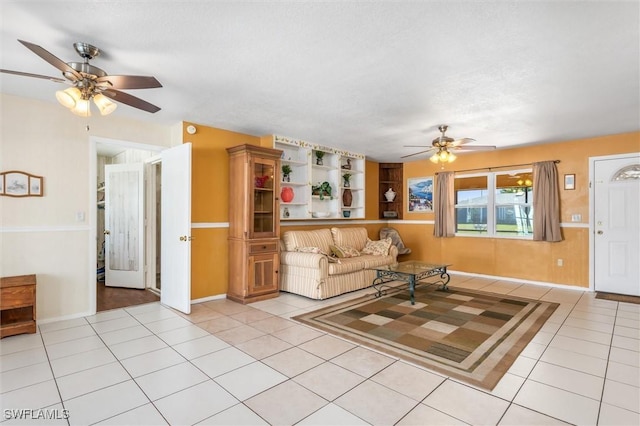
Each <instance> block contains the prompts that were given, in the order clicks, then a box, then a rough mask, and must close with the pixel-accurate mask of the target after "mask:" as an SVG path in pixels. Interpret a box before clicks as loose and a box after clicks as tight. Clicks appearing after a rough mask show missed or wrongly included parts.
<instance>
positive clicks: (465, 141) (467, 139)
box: [449, 138, 475, 146]
mask: <svg viewBox="0 0 640 426" xmlns="http://www.w3.org/2000/svg"><path fill="white" fill-rule="evenodd" d="M474 141H475V139H472V138H462V139H458V140H455V141H453V142H451V143H449V146H459V145H464V144H467V143H469V142H474Z"/></svg>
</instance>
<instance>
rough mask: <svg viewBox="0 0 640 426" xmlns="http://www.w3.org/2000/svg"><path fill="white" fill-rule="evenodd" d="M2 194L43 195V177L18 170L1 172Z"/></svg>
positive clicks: (9, 195)
mask: <svg viewBox="0 0 640 426" xmlns="http://www.w3.org/2000/svg"><path fill="white" fill-rule="evenodd" d="M0 195H5V196H7V197H42V195H43V177H42V176H36V175H32V174H31V173H25V172H20V171H17V170H12V171H9V172H3V173H0Z"/></svg>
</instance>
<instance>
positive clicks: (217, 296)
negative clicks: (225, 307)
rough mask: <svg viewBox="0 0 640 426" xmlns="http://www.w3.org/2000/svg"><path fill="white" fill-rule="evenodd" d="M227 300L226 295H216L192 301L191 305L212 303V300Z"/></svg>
mask: <svg viewBox="0 0 640 426" xmlns="http://www.w3.org/2000/svg"><path fill="white" fill-rule="evenodd" d="M226 298H227V295H226V294H216V295H215V296H207V297H201V298H200V299H191V304H192V305H195V304H196V303H202V302H210V301H212V300H222V299H226Z"/></svg>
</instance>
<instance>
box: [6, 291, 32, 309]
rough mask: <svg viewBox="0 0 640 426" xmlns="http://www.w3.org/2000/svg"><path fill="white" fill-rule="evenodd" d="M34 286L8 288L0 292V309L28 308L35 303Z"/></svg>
mask: <svg viewBox="0 0 640 426" xmlns="http://www.w3.org/2000/svg"><path fill="white" fill-rule="evenodd" d="M34 293H35V286H22V287H8V288H3V289H2V290H0V307H1V308H2V309H10V308H16V307H19V306H28V305H33V304H34V303H35V300H34V299H35V298H34Z"/></svg>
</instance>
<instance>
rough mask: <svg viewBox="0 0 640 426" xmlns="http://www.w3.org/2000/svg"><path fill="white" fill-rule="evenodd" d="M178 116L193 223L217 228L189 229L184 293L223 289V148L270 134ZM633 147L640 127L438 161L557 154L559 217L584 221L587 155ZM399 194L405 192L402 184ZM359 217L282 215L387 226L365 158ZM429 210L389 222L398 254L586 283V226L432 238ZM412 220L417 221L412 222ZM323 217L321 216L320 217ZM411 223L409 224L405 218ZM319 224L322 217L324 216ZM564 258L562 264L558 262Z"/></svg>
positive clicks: (500, 160)
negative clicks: (563, 182)
mask: <svg viewBox="0 0 640 426" xmlns="http://www.w3.org/2000/svg"><path fill="white" fill-rule="evenodd" d="M189 124H193V123H187V122H185V123H183V140H184V141H185V142H191V143H192V144H193V158H192V167H193V170H192V185H193V187H192V213H191V217H192V222H193V223H195V224H197V223H215V224H221V225H220V227H215V228H214V227H208V226H205V227H203V228H194V229H193V230H192V235H193V236H194V237H195V239H194V240H193V241H192V262H191V263H192V266H191V273H192V284H191V297H192V299H199V298H204V297H209V296H215V295H221V294H226V292H227V288H228V276H229V269H228V263H229V259H228V245H227V237H228V228H227V227H226V223H227V222H228V220H229V219H228V208H229V206H228V195H229V189H228V188H229V167H228V164H229V159H228V156H227V152H226V148H227V147H231V146H235V145H240V144H245V143H249V144H254V145H265V146H269V147H270V146H271V143H270V138H268V137H267V138H262V139H261V138H259V137H256V136H250V135H245V134H242V133H237V132H231V131H227V130H221V129H215V128H211V127H206V126H201V125H198V124H194V125H195V126H196V128H197V133H196V134H194V135H189V134H188V133H186V130H185V129H186V127H187V126H188V125H189ZM628 152H640V132H636V133H629V134H621V135H611V136H604V137H599V138H593V139H582V140H576V141H571V142H562V143H555V144H544V145H535V146H528V147H522V148H515V149H505V150H497V151H493V152H482V153H474V154H464V155H459V156H458V159H457V160H456V161H455V162H454V163H452V164H450V165H447V166H445V167H446V170H452V171H459V170H465V169H474V168H480V167H485V168H486V167H498V166H505V165H512V164H521V163H527V164H529V163H532V162H535V161H544V160H560V161H561V162H560V163H559V164H558V172H559V175H560V177H561V178H562V177H563V176H564V174H568V173H573V174H575V175H576V189H575V190H573V191H564V190H562V189H561V190H560V199H561V221H562V222H567V223H568V222H570V221H571V215H572V214H581V215H582V223H583V224H585V226H586V224H588V223H589V217H588V213H589V206H588V198H589V188H588V172H589V162H588V159H589V157H593V156H600V155H611V154H618V153H628ZM439 171H440V167H439V166H437V165H434V164H433V163H431V162H430V161H428V159H425V160H421V161H414V162H409V163H405V165H404V179H405V182H406V179H407V178H413V177H423V176H434V175H435V174H436V173H437V172H439ZM404 193H405V194H408V191H407V188H406V183H405V190H404ZM365 207H366V210H365V220H366V221H368V222H369V221H370V222H371V223H365V224H362V225H361V224H359V222H360V221H359V220H354V221H353V222H352V223H350V221H349V220H337V221H330V222H329V223H330V224H329V225H326V224H321V223H318V224H311V225H295V222H287V223H286V225H285V226H281V234H282V233H284V232H286V231H287V230H294V229H315V228H320V227H328V226H353V225H355V224H358V225H357V226H364V227H366V228H367V230H368V232H369V237H370V238H372V239H376V238H377V236H378V233H379V230H380V228H382V227H384V226H388V225H387V223H386V222H384V221H379V220H378V164H377V163H374V162H371V161H367V162H366V203H365ZM433 220H434V215H433V213H413V212H412V213H409V212H408V211H407V210H406V203H405V211H404V221H393V222H391V225H390V226H393V227H394V228H396V229H398V230H399V232H400V235H401V236H402V239H403V241H404V243H405V245H406V246H407V247H410V248H411V249H412V253H411V254H409V255H405V256H402V257H401V259H400V260H408V259H427V260H434V261H442V262H447V263H451V264H452V266H451V269H452V270H458V271H464V272H469V273H477V274H486V275H494V276H503V277H512V278H520V279H526V280H532V281H541V282H549V283H560V284H569V285H575V286H580V287H588V285H589V283H588V275H589V271H588V267H589V259H588V251H589V234H588V229H587V228H563V229H562V232H563V235H564V241H562V242H559V243H545V242H533V241H530V240H514V239H499V238H479V237H454V238H435V237H433V224H432V222H433ZM414 221H417V222H418V223H415V222H414ZM323 222H324V221H323ZM411 222H414V223H411ZM324 223H326V222H324ZM557 259H563V262H564V266H562V267H559V266H557Z"/></svg>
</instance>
